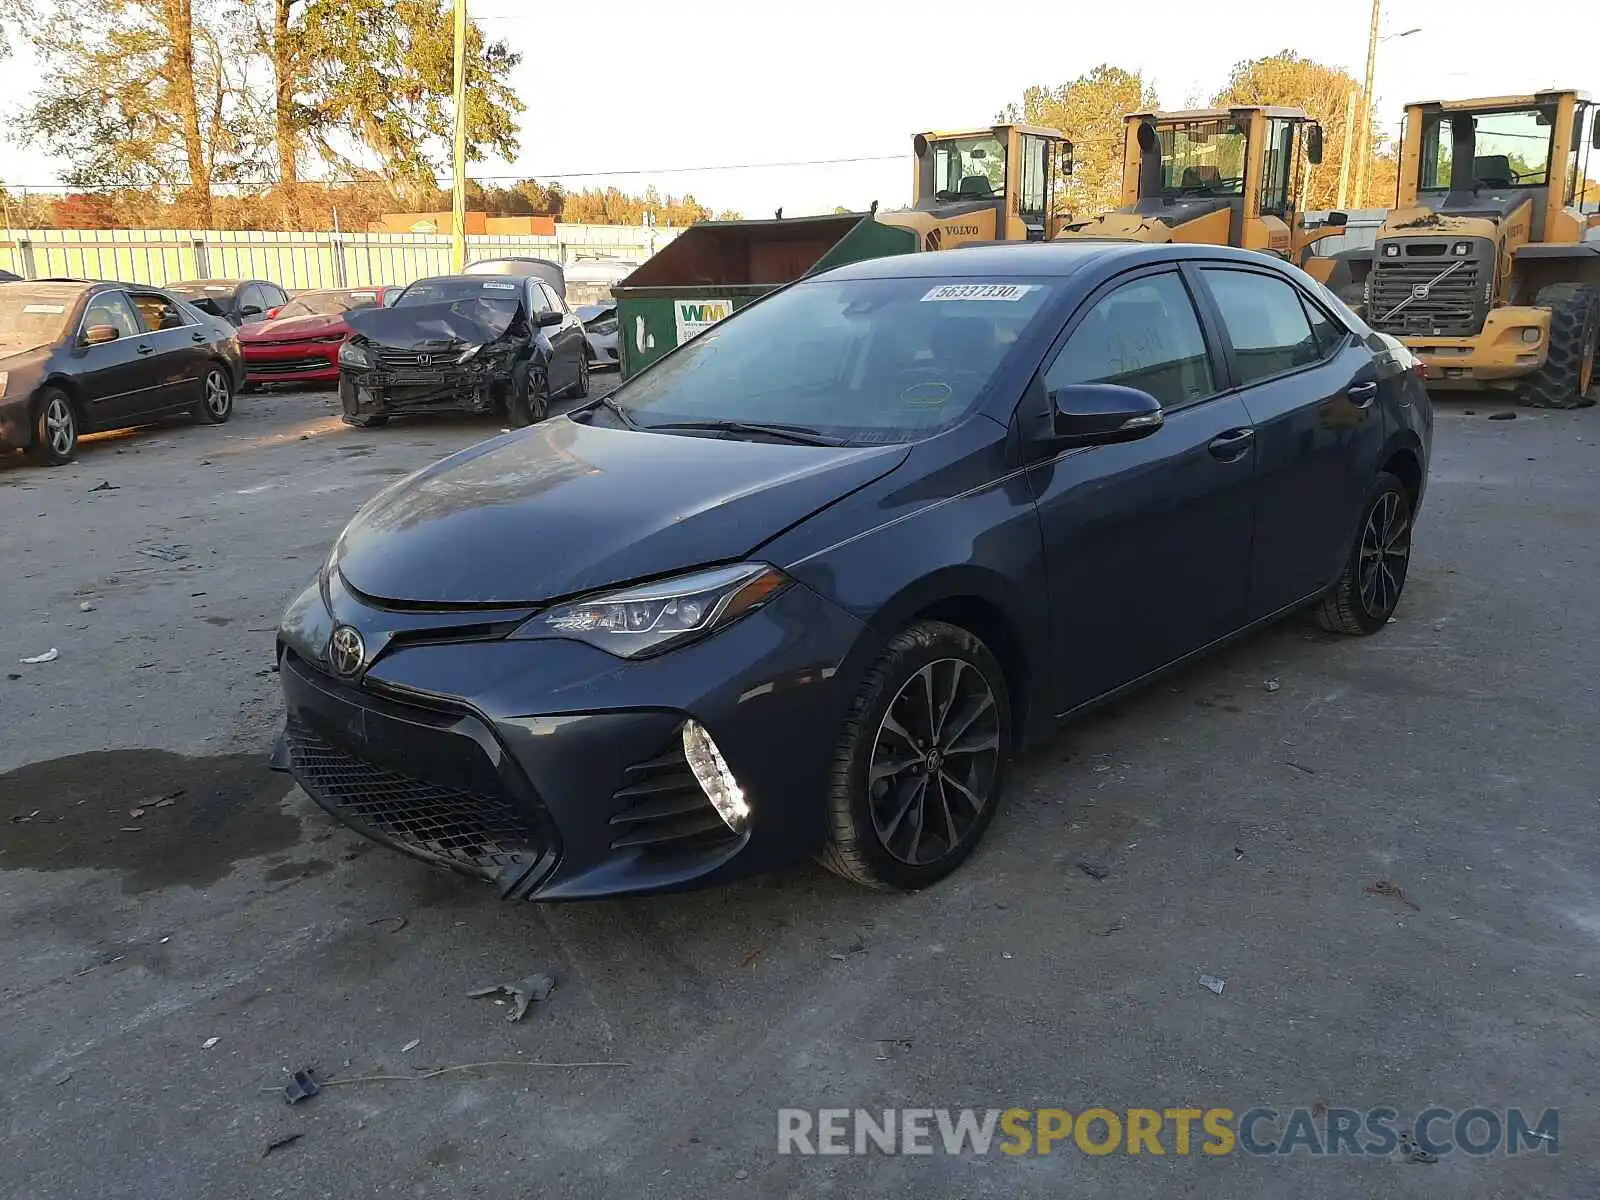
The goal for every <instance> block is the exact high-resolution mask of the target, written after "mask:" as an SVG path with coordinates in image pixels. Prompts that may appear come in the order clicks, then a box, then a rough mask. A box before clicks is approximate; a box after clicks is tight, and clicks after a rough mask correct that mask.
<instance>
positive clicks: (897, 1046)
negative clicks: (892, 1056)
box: [872, 1037, 911, 1062]
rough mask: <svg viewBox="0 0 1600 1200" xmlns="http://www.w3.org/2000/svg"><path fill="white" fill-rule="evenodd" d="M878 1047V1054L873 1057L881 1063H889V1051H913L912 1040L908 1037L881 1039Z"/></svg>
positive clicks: (878, 1041)
mask: <svg viewBox="0 0 1600 1200" xmlns="http://www.w3.org/2000/svg"><path fill="white" fill-rule="evenodd" d="M877 1047H878V1050H877V1053H876V1054H874V1055H873V1056H872V1057H873V1058H875V1059H877V1060H878V1061H879V1062H887V1061H888V1059H889V1051H891V1050H909V1049H911V1039H910V1038H908V1037H897V1038H879V1039H878V1040H877Z"/></svg>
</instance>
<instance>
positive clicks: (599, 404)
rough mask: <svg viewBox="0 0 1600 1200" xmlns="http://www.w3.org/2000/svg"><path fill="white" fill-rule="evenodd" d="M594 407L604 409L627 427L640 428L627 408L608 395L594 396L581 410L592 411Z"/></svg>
mask: <svg viewBox="0 0 1600 1200" xmlns="http://www.w3.org/2000/svg"><path fill="white" fill-rule="evenodd" d="M596 408H604V409H606V410H607V411H609V412H610V413H611V414H612V415H613V416H615V417H616V418H617V420H619V421H621V422H622V423H623V424H624V425H626V426H627V427H628V428H629V429H638V428H640V425H639V422H637V421H635V420H634V419H633V414H632V413H630V412H629V411H628V410H627V409H625V408H623V407H622V405H620V404H618V403H617V402H616V401H615V400H613V399H612V398H611V397H610V396H597V397H595V399H594V400H593V401H591V402H590V403H588V404H586V405H584V406H583V410H582V411H584V412H593V411H594V410H595V409H596Z"/></svg>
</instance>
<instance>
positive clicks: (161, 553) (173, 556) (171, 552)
mask: <svg viewBox="0 0 1600 1200" xmlns="http://www.w3.org/2000/svg"><path fill="white" fill-rule="evenodd" d="M139 553H140V554H143V555H144V556H145V557H146V558H156V559H160V560H161V561H162V562H169V563H175V562H182V561H183V560H184V559H186V558H188V557H189V552H188V551H187V550H185V549H184V548H183V547H182V546H141V547H139Z"/></svg>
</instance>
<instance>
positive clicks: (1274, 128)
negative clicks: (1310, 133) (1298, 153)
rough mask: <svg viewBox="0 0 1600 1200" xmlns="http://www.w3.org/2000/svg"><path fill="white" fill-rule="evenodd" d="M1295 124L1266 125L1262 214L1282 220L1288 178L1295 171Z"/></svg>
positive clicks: (1274, 121)
mask: <svg viewBox="0 0 1600 1200" xmlns="http://www.w3.org/2000/svg"><path fill="white" fill-rule="evenodd" d="M1294 128H1295V127H1294V122H1293V121H1285V120H1282V119H1280V118H1276V117H1274V118H1273V119H1272V120H1270V121H1268V122H1267V144H1266V147H1265V149H1266V154H1265V155H1264V157H1263V158H1262V168H1263V169H1262V172H1261V212H1262V213H1264V214H1265V213H1271V214H1272V215H1273V216H1278V217H1281V216H1284V215H1285V214H1286V213H1287V212H1288V211H1289V175H1290V172H1291V171H1293V169H1294Z"/></svg>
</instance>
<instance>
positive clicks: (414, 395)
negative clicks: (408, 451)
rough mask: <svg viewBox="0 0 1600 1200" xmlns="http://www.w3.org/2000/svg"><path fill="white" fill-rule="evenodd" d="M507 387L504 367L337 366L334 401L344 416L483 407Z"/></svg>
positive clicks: (473, 410) (478, 409)
mask: <svg viewBox="0 0 1600 1200" xmlns="http://www.w3.org/2000/svg"><path fill="white" fill-rule="evenodd" d="M510 386H511V372H510V370H509V369H508V368H507V369H501V370H495V369H493V368H488V367H486V366H479V367H476V368H466V367H452V368H450V369H448V370H438V371H427V372H423V371H411V372H399V371H391V370H387V369H385V368H383V367H376V368H358V367H351V366H348V365H344V366H341V367H340V368H339V403H340V405H341V406H342V407H343V409H344V412H345V415H346V416H368V415H379V414H382V415H388V414H392V413H415V412H449V411H456V412H469V413H483V412H489V411H490V410H491V409H493V408H496V407H497V406H498V405H499V404H500V403H502V402H503V400H504V398H505V394H506V392H507V390H508V389H509V388H510Z"/></svg>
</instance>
